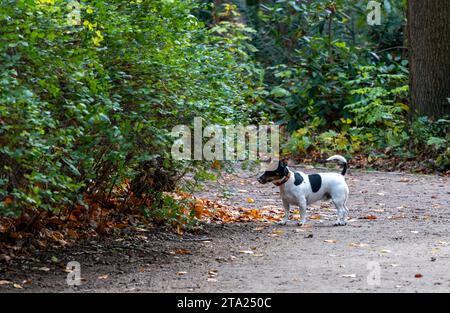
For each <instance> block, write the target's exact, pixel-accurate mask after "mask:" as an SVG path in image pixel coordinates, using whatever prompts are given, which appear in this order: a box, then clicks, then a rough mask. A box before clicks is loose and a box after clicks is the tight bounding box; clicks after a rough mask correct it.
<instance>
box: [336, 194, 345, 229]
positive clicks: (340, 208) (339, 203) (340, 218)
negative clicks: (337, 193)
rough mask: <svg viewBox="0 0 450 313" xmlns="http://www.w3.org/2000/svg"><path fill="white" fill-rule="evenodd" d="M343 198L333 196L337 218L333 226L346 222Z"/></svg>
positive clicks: (342, 224)
mask: <svg viewBox="0 0 450 313" xmlns="http://www.w3.org/2000/svg"><path fill="white" fill-rule="evenodd" d="M345 200H346V199H345V198H341V197H337V198H333V203H334V205H335V206H336V209H337V220H336V222H335V223H334V226H344V225H346V224H347V222H346V219H347V212H348V210H347V207H346V206H345Z"/></svg>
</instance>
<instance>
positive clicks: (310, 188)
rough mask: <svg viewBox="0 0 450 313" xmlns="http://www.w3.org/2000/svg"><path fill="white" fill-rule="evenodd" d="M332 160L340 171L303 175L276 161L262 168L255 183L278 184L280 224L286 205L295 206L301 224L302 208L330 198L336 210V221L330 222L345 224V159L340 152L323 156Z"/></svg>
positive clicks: (346, 188)
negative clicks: (330, 155)
mask: <svg viewBox="0 0 450 313" xmlns="http://www.w3.org/2000/svg"><path fill="white" fill-rule="evenodd" d="M332 160H338V161H340V162H342V163H343V164H344V168H343V169H342V172H341V173H340V174H339V173H319V174H310V175H307V174H305V173H302V172H292V171H291V170H289V168H288V166H287V163H285V162H283V161H278V164H277V165H276V167H273V168H272V169H269V170H266V171H265V172H264V174H263V175H261V176H260V177H259V178H258V182H260V183H261V184H266V183H268V182H272V183H274V184H275V185H276V186H279V187H280V194H281V199H282V200H283V207H284V219H283V220H282V221H281V222H280V224H283V225H284V224H286V223H287V221H288V220H289V207H290V205H295V206H298V207H299V209H300V222H299V225H304V224H305V222H306V207H307V206H308V205H309V204H312V203H314V202H316V201H318V200H321V199H330V198H331V200H332V201H333V203H334V205H335V206H336V209H337V220H336V222H335V223H334V225H335V226H343V225H346V223H347V222H346V220H347V214H348V208H347V206H346V202H347V199H348V186H347V183H346V182H345V178H344V175H345V172H346V171H347V160H346V159H345V158H344V157H343V156H340V155H333V156H332V157H330V158H328V159H327V161H332Z"/></svg>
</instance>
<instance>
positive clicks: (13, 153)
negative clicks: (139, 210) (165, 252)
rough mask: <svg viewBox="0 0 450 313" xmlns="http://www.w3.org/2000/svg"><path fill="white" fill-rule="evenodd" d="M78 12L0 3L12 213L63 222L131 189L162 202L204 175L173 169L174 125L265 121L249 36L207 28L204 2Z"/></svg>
mask: <svg viewBox="0 0 450 313" xmlns="http://www.w3.org/2000/svg"><path fill="white" fill-rule="evenodd" d="M68 3H69V2H68V1H63V0H38V1H26V0H21V1H16V0H5V1H2V2H1V4H0V37H1V41H0V66H1V71H0V75H1V78H0V143H1V147H0V212H1V213H2V214H7V215H11V214H17V213H20V211H21V210H22V209H23V208H24V207H26V208H39V209H45V210H51V211H54V212H58V211H59V210H60V209H61V208H63V207H71V206H74V205H76V204H84V202H83V197H84V196H85V195H86V194H104V195H105V196H107V195H108V194H109V195H110V193H111V191H112V190H113V189H114V187H117V186H118V185H120V184H122V183H124V182H129V184H130V185H131V186H130V189H131V191H133V192H134V194H139V195H146V196H147V197H149V198H151V199H153V198H158V197H159V198H161V197H162V195H161V191H164V190H170V189H171V188H173V185H174V179H176V177H177V174H178V173H179V172H183V171H184V170H185V169H186V167H190V166H192V164H181V163H177V164H174V162H173V161H172V160H171V158H170V146H171V144H172V139H171V138H170V136H169V133H170V131H171V129H172V127H173V126H174V125H177V124H187V125H190V124H191V121H192V119H193V117H194V116H201V117H203V118H204V119H205V120H206V121H208V122H209V123H221V124H230V123H235V122H236V121H245V120H250V119H251V118H255V116H254V114H256V116H258V115H259V113H255V112H257V111H256V110H255V109H254V108H257V107H258V105H260V99H259V96H258V93H257V92H254V90H255V88H257V87H258V84H259V83H260V80H259V78H258V77H259V76H258V73H257V72H256V70H255V67H252V66H251V60H248V57H247V55H246V52H245V47H244V46H243V44H244V42H245V41H246V36H245V33H246V32H247V31H248V30H246V29H245V28H244V27H238V26H236V25H234V24H233V23H228V24H226V25H222V26H221V27H220V29H208V28H206V27H205V26H204V24H203V23H202V22H201V21H199V20H198V19H197V18H196V17H195V16H194V15H192V14H191V13H192V11H194V10H198V8H197V4H196V3H195V2H194V1H156V0H155V1H153V0H136V1H114V0H110V1H103V0H102V1H100V0H98V1H89V2H87V1H86V2H81V4H80V6H77V5H73V3H74V2H73V1H72V2H71V3H69V5H68ZM75 4H76V3H75ZM78 15H79V17H78ZM78 19H79V20H78ZM131 191H130V193H131ZM157 203H162V202H161V201H159V202H157ZM158 206H160V205H158Z"/></svg>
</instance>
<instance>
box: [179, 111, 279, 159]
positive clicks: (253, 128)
mask: <svg viewBox="0 0 450 313" xmlns="http://www.w3.org/2000/svg"><path fill="white" fill-rule="evenodd" d="M193 126H194V127H193V131H191V128H190V127H189V126H188V125H177V126H175V127H173V128H172V132H171V135H172V136H173V137H175V138H177V139H176V140H175V141H174V143H173V145H172V149H171V153H172V157H173V159H174V160H207V161H212V160H220V161H221V160H228V161H244V160H250V161H256V160H262V161H265V160H268V159H271V158H273V159H276V158H278V156H279V150H280V129H279V126H278V125H246V126H244V125H227V126H221V125H216V124H213V125H206V126H205V127H204V126H203V119H202V118H201V117H196V118H194V125H193Z"/></svg>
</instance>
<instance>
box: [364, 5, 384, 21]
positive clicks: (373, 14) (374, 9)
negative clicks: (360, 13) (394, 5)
mask: <svg viewBox="0 0 450 313" xmlns="http://www.w3.org/2000/svg"><path fill="white" fill-rule="evenodd" d="M367 10H370V11H369V13H367V24H368V25H370V26H374V25H381V3H379V2H377V1H369V3H367Z"/></svg>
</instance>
